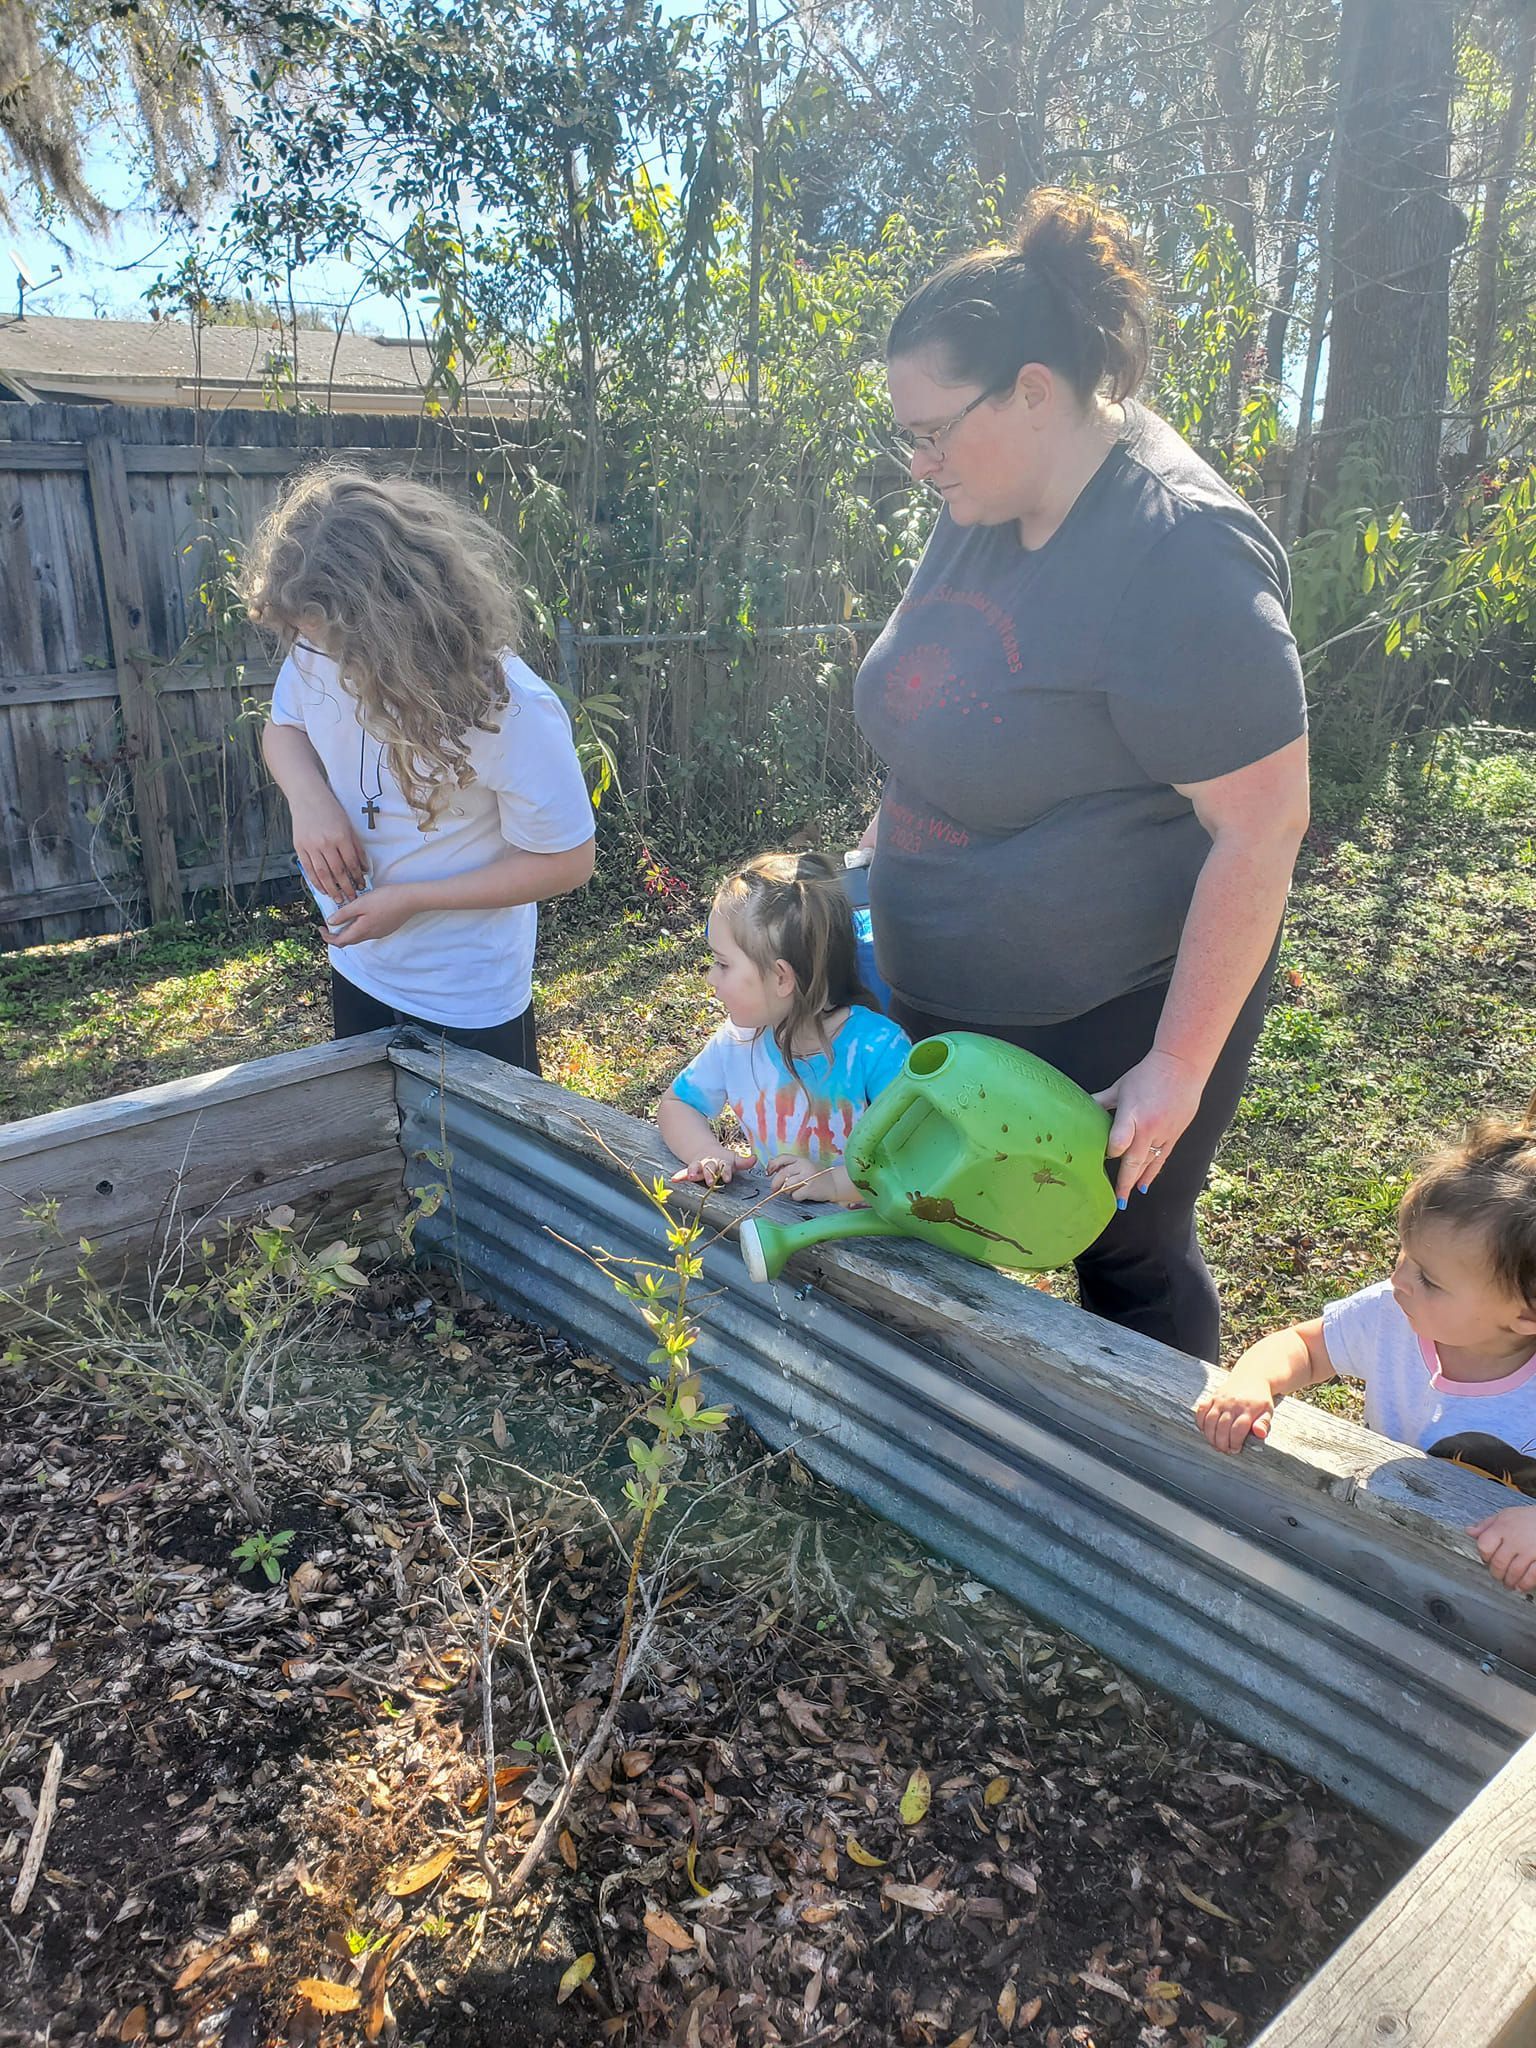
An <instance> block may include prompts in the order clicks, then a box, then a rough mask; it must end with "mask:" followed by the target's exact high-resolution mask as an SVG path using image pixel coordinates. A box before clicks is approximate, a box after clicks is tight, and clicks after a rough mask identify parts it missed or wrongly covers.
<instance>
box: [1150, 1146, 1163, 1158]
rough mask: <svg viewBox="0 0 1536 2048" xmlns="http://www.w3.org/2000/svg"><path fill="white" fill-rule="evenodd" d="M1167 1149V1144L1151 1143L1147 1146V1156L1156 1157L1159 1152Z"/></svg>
mask: <svg viewBox="0 0 1536 2048" xmlns="http://www.w3.org/2000/svg"><path fill="white" fill-rule="evenodd" d="M1167 1149H1168V1148H1167V1146H1166V1145H1149V1146H1148V1147H1147V1157H1148V1158H1149V1159H1156V1158H1157V1156H1158V1154H1159V1153H1161V1152H1166V1151H1167Z"/></svg>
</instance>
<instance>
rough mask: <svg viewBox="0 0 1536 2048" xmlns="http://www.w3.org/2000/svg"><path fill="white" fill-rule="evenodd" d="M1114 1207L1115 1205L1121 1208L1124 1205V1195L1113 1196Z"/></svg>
mask: <svg viewBox="0 0 1536 2048" xmlns="http://www.w3.org/2000/svg"><path fill="white" fill-rule="evenodd" d="M1115 1207H1116V1208H1117V1209H1123V1208H1124V1207H1125V1197H1124V1195H1116V1197H1115Z"/></svg>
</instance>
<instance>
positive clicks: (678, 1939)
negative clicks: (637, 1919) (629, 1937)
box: [645, 1910, 693, 1949]
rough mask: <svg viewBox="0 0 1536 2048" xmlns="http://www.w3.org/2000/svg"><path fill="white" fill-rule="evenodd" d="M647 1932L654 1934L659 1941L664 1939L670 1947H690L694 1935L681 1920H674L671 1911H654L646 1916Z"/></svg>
mask: <svg viewBox="0 0 1536 2048" xmlns="http://www.w3.org/2000/svg"><path fill="white" fill-rule="evenodd" d="M645 1926H646V1932H647V1933H648V1934H654V1935H655V1937H656V1939H657V1940H658V1941H664V1942H665V1943H666V1945H667V1947H668V1948H675V1949H690V1948H692V1947H693V1936H692V1935H691V1934H690V1933H689V1932H688V1930H687V1928H686V1927H685V1926H684V1925H683V1923H682V1922H681V1921H680V1920H674V1919H673V1918H672V1915H671V1914H670V1913H662V1912H659V1911H654V1910H653V1911H652V1912H649V1913H647V1914H646V1916H645Z"/></svg>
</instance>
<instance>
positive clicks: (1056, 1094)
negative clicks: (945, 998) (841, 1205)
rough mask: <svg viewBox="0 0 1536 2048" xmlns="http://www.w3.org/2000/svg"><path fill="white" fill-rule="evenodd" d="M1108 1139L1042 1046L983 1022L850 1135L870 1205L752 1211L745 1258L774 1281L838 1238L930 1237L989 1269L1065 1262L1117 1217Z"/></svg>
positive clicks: (849, 1153)
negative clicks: (1033, 1048) (1021, 1043)
mask: <svg viewBox="0 0 1536 2048" xmlns="http://www.w3.org/2000/svg"><path fill="white" fill-rule="evenodd" d="M1108 1141H1109V1116H1108V1113H1107V1112H1106V1111H1105V1110H1103V1109H1101V1108H1100V1107H1099V1105H1098V1104H1097V1103H1096V1102H1095V1101H1094V1099H1093V1097H1092V1096H1091V1095H1088V1094H1086V1093H1085V1092H1084V1090H1083V1089H1081V1088H1079V1087H1078V1085H1077V1083H1076V1082H1075V1081H1069V1080H1068V1079H1067V1077H1066V1075H1065V1074H1061V1073H1058V1072H1057V1070H1056V1069H1055V1068H1054V1067H1051V1066H1047V1065H1046V1063H1045V1061H1044V1060H1041V1059H1036V1057H1035V1056H1034V1054H1033V1053H1028V1052H1024V1051H1023V1050H1021V1048H1019V1047H1018V1046H1014V1045H1005V1044H1004V1043H1003V1041H1002V1040H1001V1039H997V1038H985V1037H983V1036H982V1035H981V1034H980V1033H978V1032H972V1031H952V1032H946V1033H945V1034H944V1035H943V1036H942V1037H938V1038H925V1039H923V1040H922V1042H921V1043H920V1044H918V1045H915V1046H913V1048H912V1050H911V1052H910V1053H909V1054H908V1056H907V1063H906V1066H905V1067H904V1068H903V1070H902V1071H901V1073H900V1074H898V1075H897V1077H896V1079H895V1080H894V1081H892V1082H891V1084H890V1086H889V1087H888V1088H885V1089H883V1090H882V1091H881V1093H880V1094H879V1095H878V1096H876V1098H875V1100H874V1101H873V1102H872V1103H871V1104H870V1105H869V1108H868V1109H866V1110H865V1112H864V1114H863V1116H861V1117H860V1118H859V1121H858V1122H857V1123H856V1124H855V1125H854V1127H853V1133H852V1135H851V1136H850V1138H849V1140H848V1145H847V1150H846V1153H845V1155H844V1164H845V1165H846V1167H847V1169H848V1172H849V1174H850V1176H851V1177H852V1179H853V1181H854V1184H855V1185H856V1186H857V1187H858V1188H859V1190H860V1191H861V1192H862V1194H863V1196H864V1199H865V1200H866V1201H867V1202H868V1204H869V1207H868V1208H867V1209H834V1210H831V1211H829V1212H828V1213H827V1214H826V1215H825V1216H815V1217H811V1218H808V1219H807V1220H806V1221H805V1222H803V1223H794V1224H776V1223H769V1222H766V1221H765V1220H764V1219H763V1218H761V1217H752V1218H749V1219H748V1220H747V1221H746V1222H745V1223H743V1224H742V1226H741V1253H742V1257H743V1258H744V1259H745V1261H746V1264H747V1270H748V1272H750V1273H751V1275H752V1277H753V1278H754V1279H755V1280H771V1279H773V1278H774V1277H775V1276H776V1275H777V1274H778V1273H779V1272H780V1270H781V1269H782V1267H783V1265H784V1261H785V1260H786V1259H787V1258H789V1257H790V1255H791V1254H792V1253H794V1252H797V1251H802V1250H804V1249H805V1247H807V1246H808V1245H813V1244H824V1243H826V1242H827V1241H828V1240H829V1239H832V1238H842V1237H919V1238H922V1239H924V1240H925V1241H926V1242H927V1243H929V1244H936V1245H939V1246H941V1247H942V1248H943V1249H944V1250H945V1251H951V1252H959V1253H960V1255H961V1257H962V1258H967V1259H975V1260H978V1261H979V1262H980V1263H981V1264H983V1265H987V1266H1012V1267H1018V1268H1021V1269H1023V1270H1024V1271H1027V1272H1045V1271H1048V1270H1049V1269H1050V1268H1052V1267H1055V1266H1065V1265H1067V1264H1069V1263H1070V1262H1071V1261H1072V1260H1073V1259H1075V1258H1076V1257H1077V1255H1078V1254H1079V1253H1080V1252H1083V1251H1086V1250H1087V1248H1088V1246H1089V1245H1091V1244H1092V1243H1093V1241H1094V1239H1095V1238H1096V1237H1097V1236H1098V1235H1099V1233H1100V1231H1102V1230H1103V1228H1104V1226H1105V1224H1106V1223H1108V1221H1109V1219H1110V1217H1111V1216H1112V1215H1113V1214H1114V1213H1115V1195H1114V1189H1113V1187H1112V1186H1111V1184H1110V1180H1109V1176H1108V1174H1107V1173H1106V1172H1105V1170H1104V1147H1105V1145H1106V1144H1107V1143H1108Z"/></svg>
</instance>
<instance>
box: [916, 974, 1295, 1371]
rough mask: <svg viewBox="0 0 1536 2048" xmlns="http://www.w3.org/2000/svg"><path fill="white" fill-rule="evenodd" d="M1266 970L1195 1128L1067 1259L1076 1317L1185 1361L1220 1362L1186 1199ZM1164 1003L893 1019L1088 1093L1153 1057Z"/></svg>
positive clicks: (1144, 998) (1158, 997) (1217, 1321)
mask: <svg viewBox="0 0 1536 2048" xmlns="http://www.w3.org/2000/svg"><path fill="white" fill-rule="evenodd" d="M1277 950H1278V942H1277ZM1274 966H1275V961H1274V955H1273V954H1271V956H1270V958H1269V960H1268V961H1267V963H1266V964H1265V968H1264V972H1263V973H1262V974H1261V975H1260V976H1259V978H1258V980H1257V982H1255V984H1254V987H1253V992H1252V993H1251V995H1250V996H1249V997H1248V1000H1247V1001H1246V1002H1245V1003H1244V1004H1243V1007H1242V1009H1241V1011H1240V1012H1239V1013H1238V1018H1237V1022H1236V1023H1235V1024H1234V1025H1233V1027H1232V1030H1231V1034H1230V1036H1229V1037H1228V1039H1227V1042H1226V1044H1225V1045H1224V1046H1223V1047H1222V1050H1221V1055H1220V1057H1219V1058H1218V1059H1217V1062H1216V1065H1215V1067H1214V1068H1213V1069H1212V1072H1211V1078H1210V1079H1209V1081H1207V1082H1206V1084H1205V1093H1204V1094H1203V1095H1202V1096H1201V1098H1200V1107H1199V1109H1198V1110H1197V1111H1196V1112H1195V1116H1194V1120H1193V1121H1192V1122H1191V1124H1190V1125H1189V1127H1188V1129H1187V1130H1186V1131H1185V1132H1184V1135H1183V1136H1182V1137H1181V1138H1180V1139H1179V1142H1178V1143H1177V1145H1175V1146H1174V1148H1173V1150H1172V1151H1171V1152H1170V1153H1169V1154H1168V1158H1167V1162H1166V1164H1165V1165H1164V1167H1163V1170H1162V1172H1161V1173H1160V1174H1159V1175H1158V1176H1157V1179H1156V1180H1155V1181H1153V1183H1152V1186H1151V1188H1150V1189H1149V1191H1148V1192H1147V1193H1146V1194H1144V1195H1142V1194H1136V1193H1133V1194H1132V1196H1131V1199H1130V1202H1129V1205H1128V1206H1127V1207H1126V1208H1124V1209H1122V1210H1119V1211H1118V1212H1117V1213H1116V1214H1115V1215H1114V1216H1112V1217H1111V1218H1110V1220H1109V1223H1108V1224H1107V1226H1106V1227H1105V1229H1104V1231H1103V1233H1102V1235H1101V1236H1100V1237H1099V1238H1097V1239H1096V1240H1095V1242H1094V1243H1093V1244H1092V1245H1090V1246H1089V1248H1088V1250H1087V1251H1085V1252H1084V1253H1083V1255H1082V1257H1081V1258H1080V1259H1079V1260H1078V1261H1077V1282H1078V1289H1079V1292H1080V1294H1081V1296H1082V1303H1083V1307H1084V1308H1086V1309H1091V1310H1092V1311H1093V1313H1094V1314H1095V1315H1097V1316H1104V1317H1105V1318H1107V1320H1108V1321H1110V1322H1112V1323H1119V1324H1121V1325H1122V1327H1123V1328H1125V1329H1127V1330H1139V1331H1140V1332H1141V1333H1142V1335H1143V1336H1146V1337H1156V1338H1158V1339H1159V1341H1160V1342H1162V1343H1164V1344H1172V1345H1173V1346H1174V1347H1175V1348H1176V1349H1177V1350H1179V1351H1187V1352H1189V1353H1190V1354H1191V1355H1192V1356H1193V1357H1195V1358H1205V1359H1211V1360H1215V1359H1218V1358H1219V1357H1220V1356H1221V1317H1220V1310H1219V1308H1218V1305H1217V1300H1216V1288H1215V1284H1214V1283H1213V1281H1212V1279H1211V1275H1210V1271H1209V1269H1208V1267H1207V1266H1206V1263H1205V1260H1204V1258H1203V1257H1202V1255H1201V1251H1200V1245H1199V1241H1198V1239H1197V1238H1196V1236H1195V1202H1196V1200H1197V1199H1198V1197H1199V1195H1200V1192H1201V1190H1202V1189H1203V1188H1204V1186H1205V1183H1206V1177H1207V1175H1208V1174H1209V1173H1210V1170H1211V1161H1212V1160H1213V1159H1214V1158H1215V1156H1216V1148H1217V1146H1218V1145H1219V1144H1220V1143H1221V1140H1222V1137H1223V1135H1224V1134H1225V1132H1226V1128H1227V1126H1228V1124H1229V1123H1231V1121H1232V1118H1233V1116H1234V1115H1235V1113H1236V1110H1237V1104H1238V1098H1239V1097H1240V1096H1241V1094H1242V1092H1243V1083H1244V1081H1245V1080H1246V1079H1247V1076H1248V1061H1249V1059H1250V1057H1251V1056H1252V1053H1253V1047H1254V1042H1255V1040H1256V1039H1257V1038H1258V1035H1259V1027H1260V1025H1261V1024H1262V1023H1263V1022H1264V1006H1265V1003H1266V1001H1267V1000H1268V996H1269V984H1270V977H1271V976H1272V974H1273V973H1274ZM1167 994H1168V985H1167V983H1166V982H1164V983H1161V984H1159V985H1158V986H1157V987H1156V988H1143V989H1137V990H1136V991H1135V992H1134V993H1133V994H1131V995H1128V996H1119V997H1117V998H1116V999H1115V1001H1114V1002H1111V1003H1104V1004H1102V1005H1101V1006H1100V1007H1099V1008H1098V1009H1097V1010H1090V1011H1089V1012H1088V1013H1087V1015H1086V1016H1082V1017H1072V1018H1069V1019H1068V1020H1067V1021H1066V1022H1065V1023H1061V1024H1043V1025H1020V1026H1003V1025H997V1024H960V1023H957V1022H956V1021H955V1020H954V1019H953V1018H948V1017H934V1016H929V1015H925V1014H924V1012H922V1011H921V1010H914V1009H912V1008H911V1007H910V1006H909V1005H907V1004H906V1003H903V1002H902V1000H901V998H900V997H899V996H898V997H896V998H895V999H894V1001H893V1003H892V1006H891V1014H892V1015H893V1016H894V1017H895V1019H896V1021H897V1023H898V1024H900V1025H901V1027H902V1029H903V1030H904V1031H906V1032H907V1033H908V1034H909V1036H911V1037H912V1038H914V1039H916V1038H931V1037H935V1036H937V1035H938V1034H939V1033H941V1032H945V1031H982V1032H985V1033H986V1034H987V1036H988V1037H989V1038H1002V1039H1006V1040H1007V1041H1008V1043H1009V1044H1010V1045H1021V1046H1023V1047H1024V1049H1025V1050H1026V1051H1027V1052H1032V1053H1034V1054H1036V1055H1037V1057H1038V1058H1040V1059H1043V1060H1046V1061H1048V1062H1049V1063H1050V1065H1051V1066H1053V1067H1057V1068H1059V1069H1060V1071H1061V1072H1062V1073H1064V1074H1070V1075H1071V1077H1072V1079H1073V1080H1074V1081H1076V1082H1077V1083H1078V1084H1079V1085H1080V1086H1081V1087H1083V1088H1086V1089H1087V1090H1088V1091H1089V1093H1090V1094H1093V1093H1095V1092H1097V1090H1099V1089H1101V1088H1107V1087H1109V1085H1110V1083H1111V1082H1113V1081H1117V1080H1119V1078H1120V1076H1121V1075H1122V1074H1123V1073H1125V1072H1126V1070H1127V1069H1128V1068H1130V1067H1134V1066H1135V1065H1136V1063H1137V1061H1138V1060H1140V1059H1142V1058H1144V1057H1145V1055H1146V1054H1147V1053H1148V1052H1150V1051H1151V1049H1152V1040H1153V1036H1154V1035H1155V1033H1156V1031H1157V1024H1158V1019H1159V1018H1160V1017H1161V1015H1162V1012H1163V1002H1164V999H1165V997H1166V996H1167Z"/></svg>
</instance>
